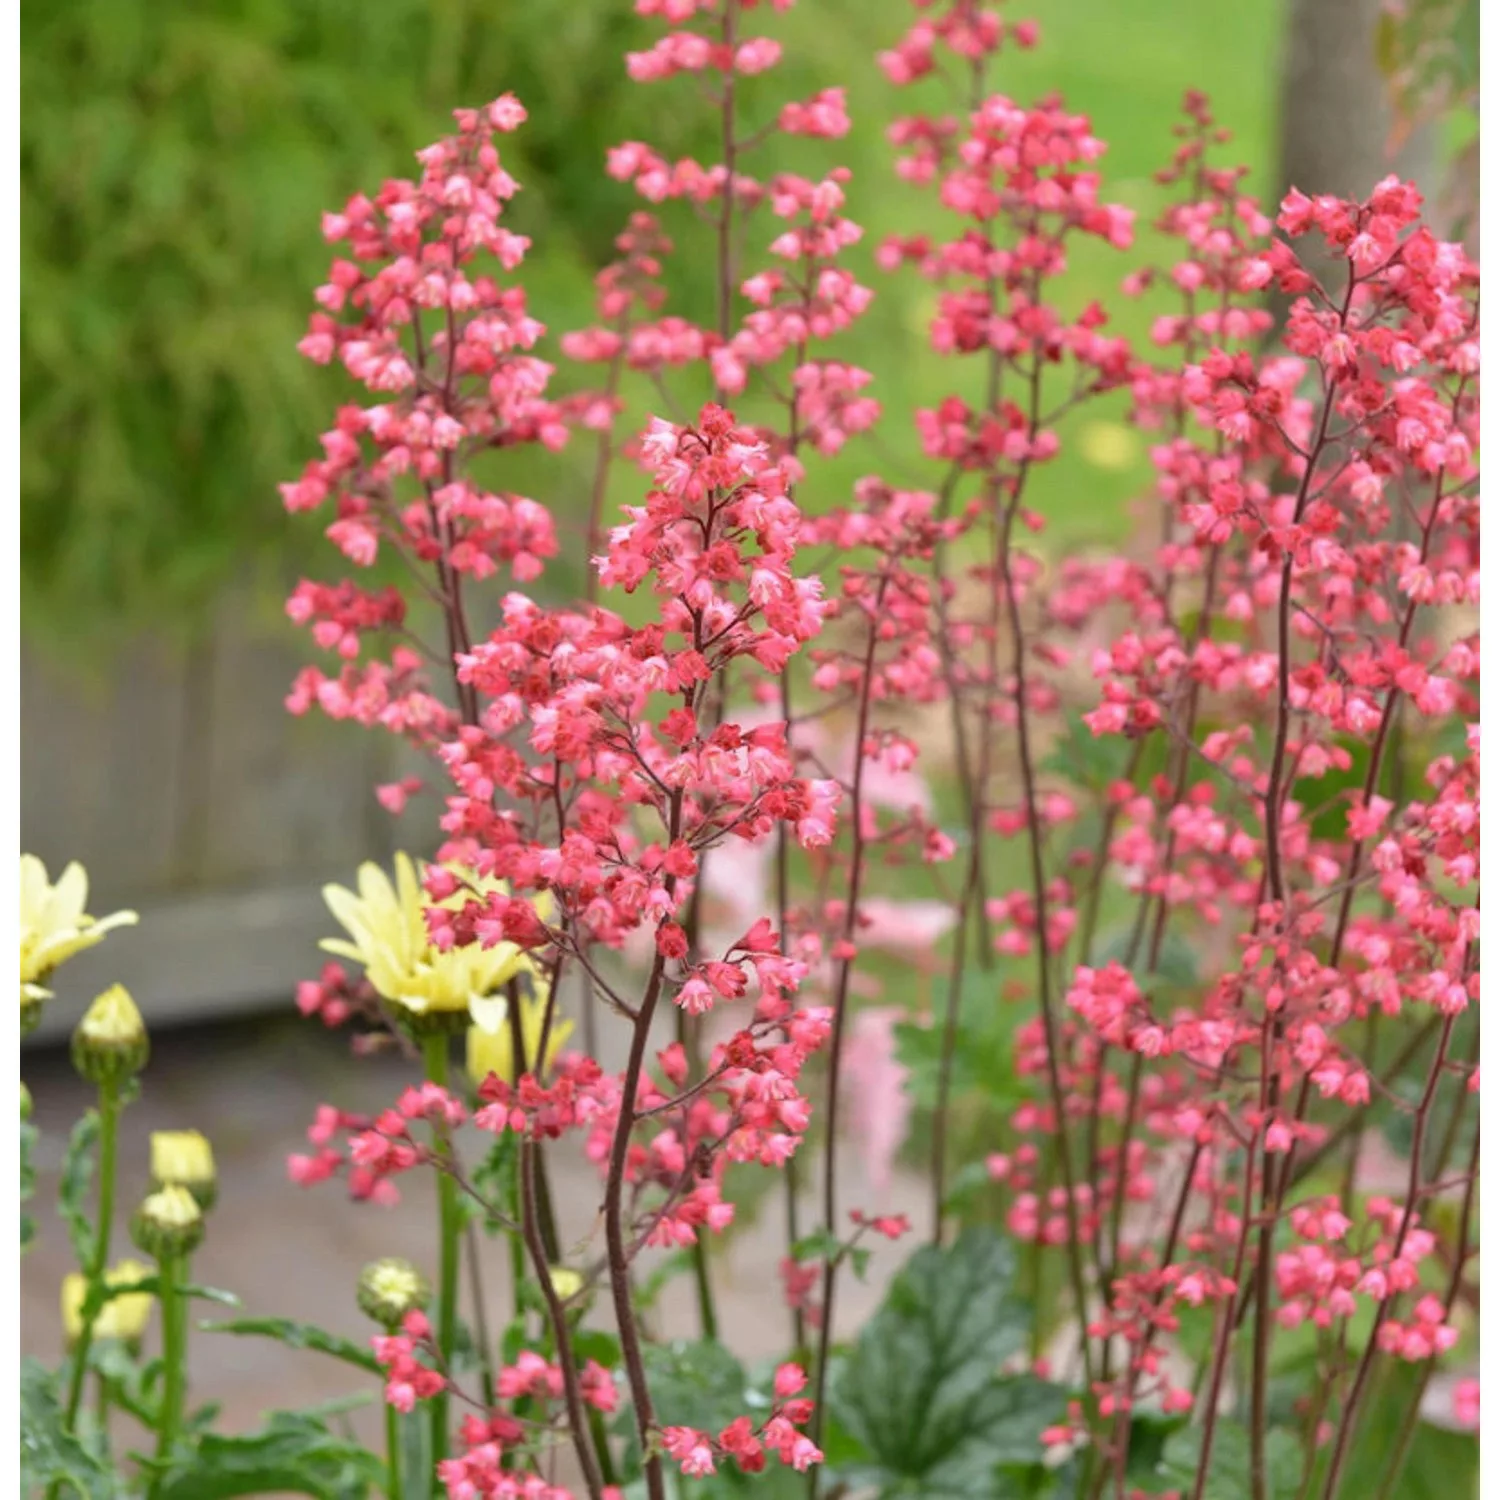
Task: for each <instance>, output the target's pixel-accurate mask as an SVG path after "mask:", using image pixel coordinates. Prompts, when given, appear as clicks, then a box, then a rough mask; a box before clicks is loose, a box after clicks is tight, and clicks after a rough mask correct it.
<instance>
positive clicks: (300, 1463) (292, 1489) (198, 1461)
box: [154, 1412, 385, 1500]
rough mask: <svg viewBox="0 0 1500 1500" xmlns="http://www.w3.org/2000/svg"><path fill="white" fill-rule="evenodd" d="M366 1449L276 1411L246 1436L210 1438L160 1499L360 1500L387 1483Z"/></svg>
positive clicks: (173, 1471) (171, 1473) (169, 1479)
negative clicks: (275, 1498) (304, 1498)
mask: <svg viewBox="0 0 1500 1500" xmlns="http://www.w3.org/2000/svg"><path fill="white" fill-rule="evenodd" d="M384 1470H385V1465H384V1464H383V1463H382V1462H381V1460H380V1459H378V1458H377V1457H376V1456H375V1455H374V1454H373V1453H371V1452H370V1451H369V1450H368V1449H366V1448H363V1447H361V1446H360V1445H359V1444H357V1443H351V1442H349V1441H347V1440H346V1439H344V1438H340V1437H336V1436H335V1435H334V1434H333V1433H331V1432H329V1431H328V1429H327V1427H326V1426H324V1424H323V1423H322V1422H320V1421H317V1420H314V1419H313V1418H311V1417H308V1416H305V1415H300V1414H297V1413H293V1412H275V1413H273V1414H272V1416H271V1417H270V1419H269V1420H268V1421H267V1423H266V1426H265V1429H264V1430H263V1431H261V1432H256V1433H251V1434H250V1435H249V1436H246V1437H221V1436H218V1435H217V1434H214V1433H206V1434H205V1435H204V1436H203V1437H202V1439H201V1440H200V1441H199V1443H198V1445H197V1447H196V1449H194V1450H192V1451H191V1452H189V1453H187V1454H185V1455H184V1456H183V1457H182V1458H181V1459H180V1460H178V1462H176V1463H175V1464H173V1465H172V1467H171V1468H169V1469H168V1470H167V1471H166V1473H165V1474H164V1475H163V1476H162V1478H161V1481H160V1483H159V1485H158V1487H157V1488H156V1490H155V1491H154V1494H155V1496H156V1497H157V1500H232V1497H236V1496H240V1495H266V1494H289V1495H311V1496H313V1497H314V1500H359V1497H362V1496H365V1495H368V1494H369V1493H370V1490H371V1488H372V1487H374V1486H378V1485H379V1484H380V1482H381V1480H382V1478H383V1475H384Z"/></svg>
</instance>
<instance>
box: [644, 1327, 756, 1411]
mask: <svg viewBox="0 0 1500 1500" xmlns="http://www.w3.org/2000/svg"><path fill="white" fill-rule="evenodd" d="M643 1358H644V1359H645V1362H646V1376H647V1378H648V1380H649V1381H650V1383H651V1399H652V1404H653V1405H654V1406H655V1408H656V1419H657V1421H658V1422H659V1423H660V1424H661V1425H662V1426H663V1427H697V1428H699V1429H700V1430H712V1431H714V1432H717V1431H718V1430H719V1428H721V1427H724V1426H727V1425H728V1424H729V1423H730V1422H732V1421H733V1420H734V1419H735V1418H736V1417H738V1416H740V1415H742V1414H743V1412H744V1411H745V1406H746V1397H747V1394H748V1392H749V1388H750V1383H749V1380H748V1379H747V1378H746V1375H745V1369H744V1366H743V1365H741V1364H740V1362H739V1360H737V1359H736V1358H735V1357H734V1355H732V1354H731V1353H730V1352H729V1350H728V1349H726V1348H725V1347H724V1346H723V1345H722V1344H719V1343H715V1342H713V1341H712V1340H710V1339H700V1340H698V1341H696V1342H693V1343H687V1342H683V1341H678V1342H675V1343H670V1344H648V1345H647V1346H646V1348H645V1350H644V1351H643Z"/></svg>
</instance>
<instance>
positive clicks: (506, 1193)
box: [459, 1131, 521, 1237]
mask: <svg viewBox="0 0 1500 1500" xmlns="http://www.w3.org/2000/svg"><path fill="white" fill-rule="evenodd" d="M520 1160H521V1158H520V1154H519V1152H518V1151H517V1149H516V1137H515V1136H513V1135H512V1134H511V1133H510V1132H509V1131H506V1133H505V1134H504V1135H501V1136H497V1137H496V1139H495V1143H494V1144H493V1145H492V1146H491V1147H490V1149H489V1150H488V1151H486V1152H485V1154H484V1160H483V1161H481V1162H480V1163H479V1164H478V1165H477V1166H476V1167H475V1168H474V1171H473V1176H472V1182H473V1187H474V1191H475V1192H476V1193H478V1194H479V1196H480V1197H481V1198H483V1199H484V1200H485V1202H486V1203H490V1204H493V1205H494V1207H495V1208H496V1209H497V1210H498V1211H499V1212H500V1213H503V1214H507V1215H509V1214H511V1213H512V1212H513V1208H514V1204H515V1201H516V1184H517V1175H516V1174H517V1171H518V1168H519V1166H520ZM459 1201H460V1202H461V1203H462V1204H463V1205H464V1214H465V1216H466V1217H467V1218H469V1219H472V1220H474V1221H475V1222H477V1223H478V1224H479V1226H480V1228H481V1229H483V1230H484V1232H485V1233H486V1234H487V1235H490V1236H491V1237H493V1236H495V1235H497V1234H499V1233H501V1232H502V1225H501V1224H500V1222H499V1220H497V1219H495V1218H493V1217H492V1216H491V1215H489V1214H487V1213H486V1212H485V1211H484V1209H483V1208H481V1207H480V1205H479V1204H478V1203H476V1202H475V1201H474V1200H473V1199H472V1198H471V1197H469V1195H468V1194H467V1193H465V1194H463V1195H462V1197H461V1198H460V1200H459Z"/></svg>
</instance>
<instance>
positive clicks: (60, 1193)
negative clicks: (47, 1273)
mask: <svg viewBox="0 0 1500 1500" xmlns="http://www.w3.org/2000/svg"><path fill="white" fill-rule="evenodd" d="M98 1140H99V1112H98V1111H97V1110H93V1109H91V1110H89V1111H88V1113H87V1114H85V1115H83V1116H82V1117H81V1118H80V1119H79V1121H78V1123H77V1124H76V1125H75V1126H74V1127H73V1131H72V1134H71V1135H69V1137H68V1151H67V1155H66V1156H64V1158H63V1166H62V1175H61V1177H60V1178H59V1180H58V1184H57V1211H58V1213H59V1215H60V1216H61V1217H62V1220H63V1222H64V1223H65V1224H66V1225H67V1226H68V1238H69V1239H70V1240H71V1241H72V1243H73V1254H74V1255H75V1256H77V1258H78V1263H79V1265H83V1266H86V1265H88V1264H89V1262H90V1261H91V1260H92V1259H93V1252H94V1226H93V1222H92V1221H91V1220H90V1218H89V1215H88V1209H87V1208H86V1207H85V1202H86V1200H87V1198H88V1195H89V1184H90V1183H91V1182H92V1181H93V1180H94V1147H95V1145H96V1144H97V1143H98Z"/></svg>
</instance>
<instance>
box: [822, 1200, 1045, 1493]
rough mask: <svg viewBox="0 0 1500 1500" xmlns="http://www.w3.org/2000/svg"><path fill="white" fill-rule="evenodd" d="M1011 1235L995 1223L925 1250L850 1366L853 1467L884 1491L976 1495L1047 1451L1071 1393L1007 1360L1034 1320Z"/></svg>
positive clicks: (838, 1410) (894, 1289) (841, 1407)
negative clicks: (999, 1474)
mask: <svg viewBox="0 0 1500 1500" xmlns="http://www.w3.org/2000/svg"><path fill="white" fill-rule="evenodd" d="M1014 1272H1015V1262H1014V1257H1013V1255H1012V1252H1011V1249H1010V1246H1009V1245H1008V1244H1007V1243H1006V1242H1005V1241H1004V1240H1003V1239H1001V1238H1000V1236H999V1235H998V1234H996V1233H994V1232H993V1231H992V1230H988V1229H977V1228H976V1229H969V1230H966V1231H965V1232H964V1233H963V1234H962V1235H961V1236H960V1237H959V1239H958V1240H957V1241H956V1242H955V1243H954V1244H953V1245H952V1246H950V1247H948V1248H946V1249H943V1248H939V1247H936V1246H931V1245H929V1246H926V1247H924V1248H923V1249H921V1250H919V1251H918V1252H917V1253H916V1254H915V1255H914V1256H913V1257H912V1258H911V1260H910V1261H908V1263H907V1265H906V1267H905V1268H904V1269H903V1270H902V1272H901V1273H900V1275H899V1276H897V1278H896V1279H895V1281H894V1282H892V1284H891V1288H890V1290H889V1292H888V1293H887V1295H886V1300H885V1302H884V1304H883V1305H882V1306H881V1308H880V1310H879V1312H877V1313H876V1314H875V1316H874V1317H873V1318H872V1319H871V1320H870V1322H869V1323H867V1324H866V1326H865V1328H864V1330H863V1332H862V1333H861V1334H860V1337H859V1340H858V1342H857V1343H856V1344H855V1346H854V1348H853V1349H851V1350H850V1351H849V1353H848V1355H847V1357H846V1358H845V1360H844V1361H843V1363H842V1365H841V1366H840V1368H839V1370H838V1372H837V1374H836V1376H835V1379H834V1381H833V1388H832V1392H831V1396H830V1409H831V1411H832V1413H833V1415H834V1417H835V1419H836V1420H837V1421H838V1423H839V1424H840V1426H841V1427H842V1428H843V1429H844V1431H845V1432H846V1433H847V1434H848V1435H849V1437H850V1438H851V1439H852V1440H853V1442H854V1443H855V1444H856V1445H857V1446H858V1448H859V1450H860V1452H861V1455H862V1457H861V1460H860V1461H859V1462H858V1463H857V1464H856V1465H855V1466H854V1472H852V1473H851V1474H850V1475H849V1476H848V1477H849V1479H850V1482H851V1483H852V1484H854V1485H855V1486H856V1487H858V1486H859V1485H861V1484H872V1485H874V1486H875V1487H876V1488H877V1489H878V1490H879V1492H880V1494H881V1495H883V1496H897V1495H901V1496H912V1497H915V1496H918V1495H929V1496H946V1495H953V1496H960V1495H963V1496H972V1495H974V1494H976V1493H985V1492H987V1486H988V1485H989V1483H990V1479H991V1477H992V1475H993V1472H994V1470H995V1469H996V1466H997V1465H999V1464H1002V1463H1013V1464H1026V1463H1028V1462H1033V1461H1037V1460H1039V1459H1040V1457H1041V1442H1040V1433H1041V1431H1042V1429H1043V1428H1044V1427H1045V1426H1047V1425H1048V1423H1049V1422H1051V1421H1053V1420H1055V1419H1056V1417H1057V1415H1058V1414H1059V1413H1060V1412H1061V1411H1062V1409H1063V1406H1064V1402H1065V1393H1064V1392H1063V1390H1062V1389H1061V1387H1058V1386H1052V1385H1049V1384H1047V1383H1045V1382H1043V1381H1039V1380H1035V1379H1033V1378H1031V1377H1030V1376H1015V1377H1004V1376H1002V1374H1001V1370H1000V1367H1001V1365H1002V1363H1003V1362H1004V1361H1005V1360H1006V1359H1008V1358H1009V1357H1010V1356H1011V1355H1013V1354H1015V1353H1017V1352H1018V1351H1020V1350H1021V1349H1022V1348H1023V1347H1024V1346H1025V1342H1026V1336H1027V1332H1028V1329H1029V1326H1030V1319H1029V1317H1028V1316H1027V1314H1026V1311H1025V1309H1024V1308H1023V1307H1022V1305H1021V1304H1020V1302H1019V1301H1018V1300H1017V1299H1016V1298H1015V1297H1014V1295H1013V1294H1012V1282H1013V1279H1014Z"/></svg>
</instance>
